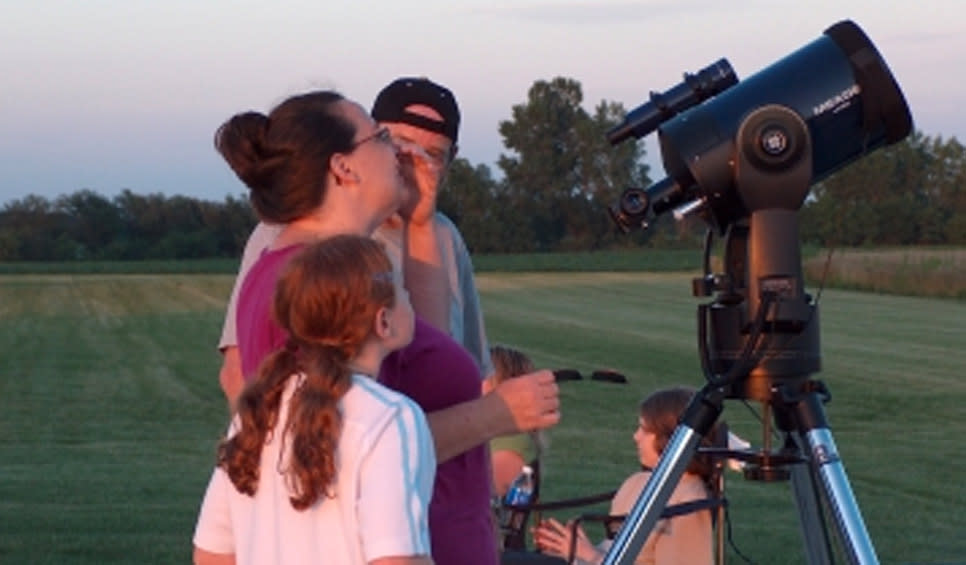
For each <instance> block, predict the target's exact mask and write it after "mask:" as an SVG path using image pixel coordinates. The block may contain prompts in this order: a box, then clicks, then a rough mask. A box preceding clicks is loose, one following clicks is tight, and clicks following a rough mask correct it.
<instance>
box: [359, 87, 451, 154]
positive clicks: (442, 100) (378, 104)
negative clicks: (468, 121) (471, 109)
mask: <svg viewBox="0 0 966 565" xmlns="http://www.w3.org/2000/svg"><path fill="white" fill-rule="evenodd" d="M416 104H419V105H422V106H429V107H430V108H432V109H433V110H436V111H437V112H438V113H439V115H440V116H442V117H443V121H439V120H434V119H431V118H427V117H426V116H423V115H420V114H414V113H412V112H408V111H406V108H408V107H410V106H413V105H416ZM372 118H373V119H374V120H376V121H378V122H399V123H403V124H409V125H411V126H415V127H418V128H421V129H424V130H427V131H432V132H436V133H440V134H443V135H445V136H446V137H448V138H450V140H451V141H452V142H453V143H454V144H455V143H456V138H457V137H458V136H459V129H460V109H459V107H458V106H457V105H456V98H454V97H453V93H452V92H450V91H449V89H448V88H446V87H445V86H442V85H439V84H436V83H435V82H433V81H431V80H429V79H428V78H425V77H420V78H415V77H404V78H399V79H396V80H394V81H392V82H391V83H390V84H389V86H387V87H386V88H383V89H382V92H380V93H379V95H378V96H376V101H375V102H373V104H372Z"/></svg>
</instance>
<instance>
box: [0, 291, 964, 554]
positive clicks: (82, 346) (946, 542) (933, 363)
mask: <svg viewBox="0 0 966 565" xmlns="http://www.w3.org/2000/svg"><path fill="white" fill-rule="evenodd" d="M690 277H691V273H688V274H675V273H666V274H646V273H595V274H587V273H572V274H566V273H541V274H533V273H529V274H528V273H515V274H506V273H503V274H496V273H482V274H480V275H479V277H478V282H479V286H480V291H481V296H482V301H483V306H484V309H485V311H486V315H487V326H488V333H489V334H490V338H491V341H493V342H501V343H507V344H513V345H516V346H518V347H520V348H522V349H524V350H526V351H527V352H529V353H530V354H531V355H532V356H533V357H534V359H535V360H536V361H537V363H538V364H539V365H541V366H547V367H551V368H560V367H573V368H577V369H580V370H581V371H583V372H585V373H589V372H590V371H591V370H593V369H597V368H604V367H610V368H615V369H617V370H619V371H621V372H623V373H624V374H626V375H627V376H628V377H629V379H630V383H628V384H626V385H617V384H610V383H601V382H595V381H579V382H567V383H563V384H562V385H561V393H562V396H563V402H564V406H563V410H564V420H563V423H562V424H561V425H560V426H559V427H558V428H556V429H554V430H553V431H552V432H551V433H550V450H549V454H548V460H547V463H546V468H545V476H544V478H545V482H544V498H545V499H556V498H562V497H569V496H577V495H583V494H589V493H591V492H598V491H601V490H608V489H612V488H616V486H617V484H618V483H619V482H620V480H621V479H622V478H623V477H624V476H625V475H626V474H628V473H629V472H631V471H632V470H633V469H634V466H635V455H634V448H633V444H632V441H631V433H632V431H633V427H634V425H635V418H636V413H635V409H636V404H637V401H638V400H639V399H640V398H641V397H643V396H644V395H645V394H647V392H648V391H650V390H652V389H653V388H654V387H657V386H663V385H669V384H676V383H685V384H692V385H700V383H701V375H700V372H699V365H698V360H697V354H696V345H695V306H696V304H697V303H698V300H697V299H694V298H692V297H691V294H690ZM231 280H232V279H231V276H229V275H198V274H195V275H174V274H172V275H159V276H149V275H143V276H142V275H84V276H79V275H77V276H75V275H15V276H0V563H3V564H8V563H9V564H20V563H31V564H33V563H50V564H54V563H56V564H61V563H82V564H101V563H186V562H188V561H189V556H190V539H191V533H192V530H193V527H194V521H195V517H196V512H197V508H198V505H199V503H200V497H201V495H202V493H203V489H204V486H205V483H206V481H207V479H208V476H209V473H210V471H211V465H212V462H213V448H214V444H215V441H216V438H217V436H218V435H219V433H220V432H221V431H222V430H223V429H224V427H225V425H226V423H227V420H226V418H227V415H226V409H225V405H224V401H223V399H222V396H221V391H220V389H219V388H218V383H217V367H218V363H219V358H218V355H217V353H216V352H215V349H214V344H215V342H216V340H217V336H218V333H219V331H220V327H221V321H222V313H223V307H224V303H225V300H226V298H227V295H228V292H229V289H230V284H231ZM821 300H822V302H821V306H820V309H821V316H822V348H823V350H822V353H823V362H824V368H823V370H822V372H821V373H819V374H817V375H816V377H817V378H821V379H822V380H824V381H825V382H826V383H827V384H828V386H829V387H830V388H831V391H832V401H831V403H829V404H828V406H827V412H828V417H829V420H830V422H831V424H832V429H833V433H834V434H835V439H836V442H837V444H838V447H839V451H840V453H841V455H842V457H843V460H844V462H845V468H846V470H847V472H848V475H849V479H850V481H851V484H852V488H853V490H854V491H855V494H856V497H857V500H858V502H859V505H860V508H861V511H862V514H863V516H864V518H865V521H866V524H867V525H868V528H869V531H870V534H871V537H872V541H873V542H874V544H875V546H876V549H877V551H878V554H879V558H880V560H881V562H883V563H895V564H901V563H918V564H925V563H932V564H939V563H945V564H949V563H966V535H964V533H966V513H964V512H963V511H962V507H963V504H964V502H966V486H963V485H964V482H963V481H962V480H961V477H963V476H964V474H966V463H964V461H963V457H962V455H963V453H964V448H963V445H964V439H963V438H964V437H966V408H964V404H966V349H964V347H963V345H964V334H966V332H964V330H966V322H964V320H966V304H964V303H963V302H962V301H956V300H940V299H924V298H908V297H897V296H885V295H875V294H866V293H859V292H851V291H838V290H825V291H824V292H823V293H822V299H821ZM751 408H753V409H755V410H757V409H758V407H756V406H754V405H752V406H751ZM724 418H725V419H726V420H727V421H728V423H729V425H730V426H731V427H732V429H734V430H735V431H737V432H738V433H739V434H741V435H742V436H744V437H746V438H748V439H751V440H752V441H754V442H755V443H756V444H757V443H760V439H759V436H760V427H759V426H758V424H757V423H756V421H755V418H754V415H753V414H752V413H751V411H750V410H749V409H748V408H746V407H745V406H743V405H742V404H741V403H738V402H729V403H728V405H727V408H726V410H725V413H724ZM727 490H728V494H729V498H730V503H731V507H730V508H731V510H730V514H731V523H732V530H733V534H732V536H733V539H734V542H735V543H736V544H737V546H738V548H739V549H740V550H741V551H742V552H743V553H744V554H746V555H748V556H749V557H751V558H752V559H753V560H754V561H755V562H756V563H759V564H781V563H804V558H803V557H802V551H801V541H800V537H799V534H798V526H797V514H796V508H795V504H794V500H793V498H792V496H791V491H790V488H789V485H788V484H785V483H778V484H760V483H750V482H746V481H745V480H744V479H742V478H740V476H738V475H736V474H729V476H728V487H727ZM738 562H740V561H739V560H738V559H737V558H736V557H735V556H734V555H733V554H732V555H730V556H729V563H738Z"/></svg>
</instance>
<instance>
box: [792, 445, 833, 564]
mask: <svg viewBox="0 0 966 565" xmlns="http://www.w3.org/2000/svg"><path fill="white" fill-rule="evenodd" d="M798 445H799V447H800V450H801V445H802V442H801V441H799V442H798ZM803 452H804V451H803ZM791 479H792V492H793V494H794V495H795V503H796V505H797V508H798V518H799V522H800V524H801V528H802V542H803V544H804V547H805V558H806V562H807V563H808V564H809V565H831V563H832V560H831V555H832V546H831V544H830V543H829V539H828V531H827V529H826V523H825V519H824V515H823V514H822V507H821V505H820V503H819V489H818V484H817V482H816V477H815V475H814V473H813V468H812V466H811V461H806V462H804V463H802V464H799V465H793V466H792V468H791Z"/></svg>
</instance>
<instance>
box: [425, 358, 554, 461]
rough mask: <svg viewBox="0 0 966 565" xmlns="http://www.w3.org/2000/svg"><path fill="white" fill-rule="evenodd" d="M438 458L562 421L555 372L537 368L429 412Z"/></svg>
mask: <svg viewBox="0 0 966 565" xmlns="http://www.w3.org/2000/svg"><path fill="white" fill-rule="evenodd" d="M426 418H427V420H429V429H430V430H431V431H432V432H433V442H434V443H435V444H436V459H437V460H438V461H439V462H440V463H442V462H443V461H446V460H447V459H449V458H451V457H454V456H456V455H459V454H460V453H463V452H464V451H467V450H468V449H472V448H473V447H476V446H477V445H480V444H481V443H485V442H487V441H490V440H491V439H493V438H495V437H499V436H503V435H508V434H514V433H519V432H529V431H533V430H542V429H546V428H549V427H551V426H554V425H556V424H557V423H558V422H560V398H559V391H558V389H557V383H556V380H555V379H554V376H553V373H552V372H550V371H548V370H542V371H537V372H535V373H529V374H526V375H522V376H520V377H517V378H515V379H509V380H507V381H504V382H502V383H500V385H499V386H497V387H496V388H495V389H494V390H493V392H491V393H489V394H486V395H484V396H482V397H480V398H477V399H475V400H470V401H467V402H461V403H459V404H455V405H453V406H450V407H449V408H444V409H443V410H437V411H435V412H431V413H429V414H427V415H426Z"/></svg>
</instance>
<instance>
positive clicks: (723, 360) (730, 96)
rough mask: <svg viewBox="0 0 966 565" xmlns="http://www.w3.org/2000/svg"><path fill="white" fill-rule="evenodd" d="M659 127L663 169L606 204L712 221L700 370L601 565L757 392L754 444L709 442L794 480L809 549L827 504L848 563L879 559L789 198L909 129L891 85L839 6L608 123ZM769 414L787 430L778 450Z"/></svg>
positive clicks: (643, 534) (621, 554)
mask: <svg viewBox="0 0 966 565" xmlns="http://www.w3.org/2000/svg"><path fill="white" fill-rule="evenodd" d="M655 130H656V131H657V135H658V141H659V147H660V150H661V160H662V164H663V166H664V170H665V172H666V173H667V177H666V178H664V179H662V180H660V181H658V182H656V183H655V184H653V185H651V186H650V187H647V188H629V189H627V190H625V191H624V192H623V194H622V195H621V197H620V199H619V200H618V202H616V203H614V204H613V205H612V206H610V207H609V209H608V212H609V213H610V215H611V217H612V218H613V219H614V221H615V222H616V223H617V225H618V226H619V227H620V228H621V229H622V230H624V231H630V230H631V229H634V228H647V227H648V225H649V224H650V223H651V222H653V221H654V219H655V218H657V217H658V216H661V215H662V214H665V213H667V212H669V211H670V212H673V215H674V217H675V218H677V219H679V220H680V219H683V218H686V217H689V216H696V217H699V218H701V219H702V220H704V221H705V223H706V224H707V225H708V231H707V238H706V240H705V264H704V270H705V272H704V276H703V277H701V278H696V279H694V281H693V285H692V292H693V294H694V295H695V296H712V295H713V296H714V299H713V300H712V301H711V302H710V303H708V304H703V305H700V306H699V307H698V332H697V334H698V335H697V337H698V340H697V341H698V350H699V355H700V358H701V367H702V370H703V371H704V376H705V380H706V384H705V385H704V386H703V387H702V388H701V389H700V390H699V391H698V392H697V393H696V394H695V396H694V398H693V399H692V401H691V403H690V405H689V406H688V408H687V410H686V411H685V413H684V414H683V415H682V416H681V419H680V420H679V423H678V427H677V428H676V429H675V431H674V433H673V435H672V436H671V439H670V441H669V442H668V445H667V446H666V447H665V449H664V451H663V453H662V456H661V458H660V460H659V462H658V465H657V466H656V467H655V469H654V470H653V472H652V474H651V476H650V478H649V479H648V481H647V484H646V485H645V487H644V490H643V491H642V493H641V495H640V497H639V498H638V501H637V503H636V504H635V505H634V507H633V509H632V510H631V512H630V514H629V515H628V516H627V518H626V519H625V521H624V525H623V527H622V528H621V530H620V532H618V534H617V537H616V538H615V540H614V543H613V545H612V546H611V548H610V550H609V551H608V553H607V555H606V556H605V558H604V561H603V563H604V565H615V564H617V563H620V564H622V565H628V564H630V563H632V562H633V561H634V558H635V557H636V556H637V554H638V552H639V551H640V549H641V547H643V545H644V542H645V541H646V539H647V536H648V534H649V533H650V531H651V530H652V529H653V528H654V526H655V525H656V523H657V520H658V519H659V517H660V513H661V511H662V510H663V509H664V506H665V504H666V503H667V501H668V500H669V499H670V496H671V493H672V491H673V490H674V488H675V486H676V485H677V483H678V481H679V480H680V478H681V476H682V475H683V473H684V471H685V469H686V468H687V465H688V463H689V461H690V459H691V457H692V456H693V455H694V453H695V452H696V451H697V450H698V445H699V443H700V441H701V438H702V437H703V436H704V435H706V434H708V433H709V431H710V430H711V429H713V427H714V424H715V421H716V420H717V418H718V417H719V416H720V414H721V412H722V410H723V402H724V400H726V399H739V400H745V401H747V400H754V401H758V402H760V403H761V404H762V407H763V414H764V417H763V419H762V425H763V427H764V430H763V433H762V437H763V442H764V443H765V445H763V446H762V447H761V448H760V449H757V450H749V451H739V452H736V451H728V450H725V451H724V452H722V453H718V454H717V455H719V456H722V457H728V458H736V459H741V460H744V461H745V462H746V467H745V476H746V477H747V478H749V479H755V480H765V481H774V480H788V479H791V481H792V486H793V490H794V494H795V498H796V502H797V505H798V510H799V518H800V526H801V530H802V536H803V541H804V547H805V552H806V558H807V562H808V563H809V564H810V565H824V564H828V563H832V562H834V559H833V553H834V552H833V544H832V543H831V541H830V537H829V531H828V530H827V529H826V523H827V522H829V520H827V519H826V515H829V516H831V517H832V518H834V524H835V525H836V526H837V533H838V536H839V540H840V542H841V543H840V544H839V547H841V548H843V549H842V551H844V552H845V553H846V554H847V556H848V558H849V561H850V562H851V563H853V564H855V565H873V564H876V563H878V559H877V557H876V554H875V549H874V547H873V545H872V542H871V540H870V539H869V537H868V532H867V531H866V528H865V524H864V522H863V520H862V516H861V512H860V511H859V508H858V505H857V504H856V502H855V498H854V495H853V493H852V490H851V487H850V486H849V483H848V479H847V477H846V475H845V470H844V467H843V464H842V461H841V458H840V457H839V455H838V450H837V448H836V446H835V442H834V439H833V438H832V434H831V431H830V429H829V425H828V422H827V420H826V417H825V413H824V409H823V404H824V403H825V402H827V401H828V399H829V397H830V396H829V393H828V389H827V388H826V387H825V385H824V384H823V383H821V382H820V381H817V380H815V379H812V378H811V375H812V374H814V373H815V372H817V371H819V369H820V368H821V357H820V353H819V317H818V306H817V304H816V302H815V301H814V300H813V298H812V297H811V296H810V295H809V294H808V293H806V292H805V289H804V282H803V276H802V269H801V245H800V243H799V238H798V233H799V230H798V226H799V219H798V211H799V208H801V206H802V205H803V204H804V202H805V200H806V198H807V196H808V193H809V190H810V187H811V186H812V184H814V183H816V182H819V181H821V180H822V179H824V178H826V177H827V176H828V175H830V174H832V173H834V172H835V171H837V170H839V169H841V168H842V167H845V166H847V165H848V164H850V163H852V162H854V161H856V160H858V159H861V158H862V157H864V156H866V155H868V154H869V153H870V152H871V151H873V150H875V149H877V148H880V147H883V146H886V145H889V144H892V143H896V142H898V141H900V140H902V139H903V138H905V137H906V136H907V135H908V134H909V133H910V131H911V130H912V117H911V115H910V112H909V107H908V105H907V104H906V101H905V98H904V96H903V94H902V91H901V90H900V89H899V86H898V84H897V83H896V80H895V78H894V77H893V75H892V72H891V71H890V70H889V68H888V66H887V65H886V63H885V60H884V59H883V58H882V56H881V55H880V54H879V52H878V50H877V49H876V47H875V46H874V45H873V44H872V42H871V41H870V40H869V38H868V37H867V36H866V34H865V33H864V32H863V31H862V30H861V29H860V28H859V27H858V26H857V25H856V24H855V23H853V22H851V21H848V20H846V21H841V22H838V23H836V24H834V25H833V26H831V27H829V28H828V29H826V30H825V32H824V33H823V34H822V35H821V36H820V37H819V38H817V39H815V40H814V41H812V42H811V43H808V44H807V45H805V46H803V47H801V48H799V49H798V50H796V51H794V52H793V53H791V54H789V55H787V56H785V57H784V58H782V59H780V60H778V61H777V62H775V63H773V64H772V65H770V66H768V67H767V68H765V69H764V70H762V71H760V72H758V73H757V74H755V75H753V76H751V77H749V78H747V79H744V80H738V78H737V76H736V75H735V73H734V71H733V70H732V69H731V65H730V64H729V63H728V61H727V60H726V59H721V60H719V61H716V62H715V63H713V64H712V65H710V66H708V67H706V68H704V69H702V70H701V71H699V72H698V73H696V74H694V75H689V74H685V76H684V81H683V82H682V83H680V84H678V85H677V86H674V87H672V88H671V89H668V90H667V91H665V92H663V93H651V95H650V99H649V101H648V102H646V103H645V104H642V105H641V106H639V107H638V108H635V109H634V110H632V111H631V112H629V113H628V114H627V116H626V118H625V119H624V121H623V122H622V123H621V124H619V125H618V126H617V127H615V128H613V129H612V130H610V131H609V132H608V133H607V138H608V140H609V141H610V143H611V144H617V143H620V142H622V141H624V140H626V139H630V138H637V139H640V138H641V137H644V136H646V135H648V134H650V133H651V132H653V131H655ZM715 234H718V235H721V236H724V238H725V243H724V246H723V247H724V257H723V259H724V261H723V264H724V269H725V272H724V273H722V274H712V273H711V272H710V261H709V256H710V248H711V245H712V241H713V238H714V236H715ZM772 419H774V426H775V429H777V430H778V431H779V432H780V433H781V434H782V435H783V436H784V442H783V445H782V448H781V449H780V450H777V451H772V450H771V446H770V440H769V437H770V435H771V434H770V426H771V425H772V421H771V420H772ZM720 528H721V526H720V523H719V544H720V543H723V542H721V541H720ZM722 553H723V550H720V549H719V554H722Z"/></svg>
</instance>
